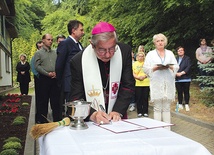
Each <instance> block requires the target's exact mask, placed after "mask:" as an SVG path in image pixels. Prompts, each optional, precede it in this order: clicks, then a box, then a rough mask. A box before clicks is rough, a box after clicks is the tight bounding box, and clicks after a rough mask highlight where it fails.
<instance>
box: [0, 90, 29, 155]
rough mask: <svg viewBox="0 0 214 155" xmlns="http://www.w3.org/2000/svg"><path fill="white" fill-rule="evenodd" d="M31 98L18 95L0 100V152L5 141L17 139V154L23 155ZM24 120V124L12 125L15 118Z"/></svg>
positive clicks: (8, 95)
mask: <svg viewBox="0 0 214 155" xmlns="http://www.w3.org/2000/svg"><path fill="white" fill-rule="evenodd" d="M31 98H32V97H31V96H28V95H26V96H22V95H18V94H7V95H5V96H1V98H0V117H1V119H0V129H1V130H0V152H2V151H3V146H4V145H5V142H4V141H5V140H6V139H8V138H10V137H17V138H19V139H20V140H21V149H17V152H18V154H20V155H23V154H24V145H25V140H26V134H27V128H28V118H29V113H30V107H31V106H30V104H31ZM19 117H21V118H25V119H24V123H23V122H22V123H19V122H18V123H17V121H16V122H15V123H14V120H15V118H19Z"/></svg>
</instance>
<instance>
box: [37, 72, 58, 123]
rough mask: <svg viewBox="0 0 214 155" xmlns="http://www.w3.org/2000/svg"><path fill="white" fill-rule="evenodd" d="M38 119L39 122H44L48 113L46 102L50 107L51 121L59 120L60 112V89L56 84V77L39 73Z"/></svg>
mask: <svg viewBox="0 0 214 155" xmlns="http://www.w3.org/2000/svg"><path fill="white" fill-rule="evenodd" d="M39 90H40V93H39V113H40V114H41V115H40V117H39V119H40V122H41V123H46V122H47V120H46V118H47V114H48V103H49V101H50V106H51V109H52V115H53V121H54V122H56V121H60V120H61V119H62V113H61V112H60V108H61V105H60V103H59V97H60V91H59V87H58V85H57V80H56V78H54V79H52V78H50V77H47V76H44V75H40V77H39Z"/></svg>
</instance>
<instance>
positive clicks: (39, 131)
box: [30, 117, 71, 140]
mask: <svg viewBox="0 0 214 155" xmlns="http://www.w3.org/2000/svg"><path fill="white" fill-rule="evenodd" d="M70 122H71V121H70V118H68V117H65V118H64V119H63V120H61V121H59V122H51V123H44V124H36V125H34V126H32V128H31V131H30V135H31V137H32V138H33V139H35V140H36V139H38V138H39V137H41V136H43V135H46V134H47V133H49V132H51V131H52V130H53V129H55V128H56V127H58V126H68V125H69V124H70Z"/></svg>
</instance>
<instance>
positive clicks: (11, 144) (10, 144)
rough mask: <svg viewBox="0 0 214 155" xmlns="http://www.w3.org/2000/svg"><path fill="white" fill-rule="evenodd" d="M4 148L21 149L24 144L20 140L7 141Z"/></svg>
mask: <svg viewBox="0 0 214 155" xmlns="http://www.w3.org/2000/svg"><path fill="white" fill-rule="evenodd" d="M2 148H3V150H6V149H21V148H22V145H21V143H20V142H7V143H5V144H4V145H3V147H2Z"/></svg>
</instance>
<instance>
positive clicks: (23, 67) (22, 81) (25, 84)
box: [16, 54, 30, 95]
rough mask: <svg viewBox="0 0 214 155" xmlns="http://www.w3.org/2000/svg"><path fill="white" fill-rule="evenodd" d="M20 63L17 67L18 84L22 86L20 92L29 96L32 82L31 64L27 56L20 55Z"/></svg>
mask: <svg viewBox="0 0 214 155" xmlns="http://www.w3.org/2000/svg"><path fill="white" fill-rule="evenodd" d="M19 59H20V62H18V64H17V65H16V71H17V72H18V73H17V82H19V85H20V92H21V94H22V95H28V90H29V82H30V72H29V71H30V64H29V63H28V62H27V56H26V55H25V54H20V56H19Z"/></svg>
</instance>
